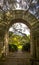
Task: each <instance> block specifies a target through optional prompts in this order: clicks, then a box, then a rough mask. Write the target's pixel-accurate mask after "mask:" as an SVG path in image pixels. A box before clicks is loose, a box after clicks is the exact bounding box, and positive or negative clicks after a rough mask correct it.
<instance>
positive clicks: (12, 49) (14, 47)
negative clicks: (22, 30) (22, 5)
mask: <svg viewBox="0 0 39 65" xmlns="http://www.w3.org/2000/svg"><path fill="white" fill-rule="evenodd" d="M17 50H18V48H17V46H16V45H15V44H9V51H11V52H14V51H17Z"/></svg>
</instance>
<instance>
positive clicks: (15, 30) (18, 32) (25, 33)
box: [9, 22, 30, 52]
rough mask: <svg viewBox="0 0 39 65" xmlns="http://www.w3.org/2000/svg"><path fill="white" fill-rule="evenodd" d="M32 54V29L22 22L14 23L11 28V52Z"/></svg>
mask: <svg viewBox="0 0 39 65" xmlns="http://www.w3.org/2000/svg"><path fill="white" fill-rule="evenodd" d="M19 50H21V51H26V52H30V29H29V28H28V26H27V25H26V24H24V23H21V22H16V23H14V24H13V25H12V26H11V27H10V28H9V51H19Z"/></svg>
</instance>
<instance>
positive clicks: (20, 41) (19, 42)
mask: <svg viewBox="0 0 39 65" xmlns="http://www.w3.org/2000/svg"><path fill="white" fill-rule="evenodd" d="M29 42H30V36H27V35H25V36H20V35H16V34H14V33H12V32H9V44H11V46H13V45H16V46H17V48H18V49H22V46H23V45H24V44H26V43H29Z"/></svg>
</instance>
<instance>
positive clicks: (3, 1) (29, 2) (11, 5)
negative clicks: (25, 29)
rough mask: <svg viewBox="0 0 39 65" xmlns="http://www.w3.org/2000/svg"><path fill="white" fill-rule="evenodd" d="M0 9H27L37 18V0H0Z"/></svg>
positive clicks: (38, 14) (38, 12)
mask: <svg viewBox="0 0 39 65" xmlns="http://www.w3.org/2000/svg"><path fill="white" fill-rule="evenodd" d="M0 10H3V11H7V10H28V11H29V12H30V13H31V14H33V15H35V17H36V18H37V19H38V18H39V0H0Z"/></svg>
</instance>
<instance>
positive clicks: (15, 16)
mask: <svg viewBox="0 0 39 65" xmlns="http://www.w3.org/2000/svg"><path fill="white" fill-rule="evenodd" d="M6 13H7V12H6ZM6 13H5V15H6V16H5V15H4V16H5V19H6V21H5V19H4V22H1V24H2V26H1V27H2V30H3V27H4V30H5V27H6V30H5V31H4V32H5V34H4V44H5V47H6V51H5V52H7V48H8V46H7V45H8V42H7V41H6V40H8V30H9V28H10V26H11V25H12V24H14V23H16V22H19V21H20V22H22V23H24V24H26V25H27V26H28V27H29V28H30V30H31V33H32V26H33V25H34V24H35V23H36V22H37V21H38V20H37V19H36V18H35V17H34V16H33V15H31V14H30V13H29V12H26V11H23V10H20V11H19V10H15V11H10V13H8V14H9V15H7V14H6ZM31 36H32V37H33V33H32V34H31ZM32 37H31V39H32ZM32 41H33V40H31V43H32V44H33V42H32ZM32 48H33V46H32ZM31 51H32V53H33V50H31Z"/></svg>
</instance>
